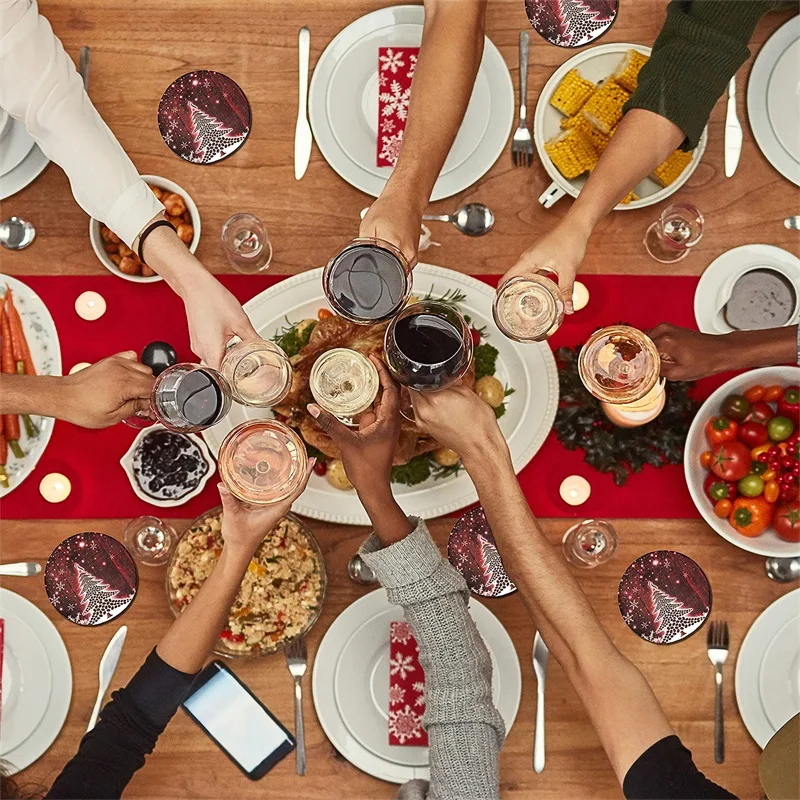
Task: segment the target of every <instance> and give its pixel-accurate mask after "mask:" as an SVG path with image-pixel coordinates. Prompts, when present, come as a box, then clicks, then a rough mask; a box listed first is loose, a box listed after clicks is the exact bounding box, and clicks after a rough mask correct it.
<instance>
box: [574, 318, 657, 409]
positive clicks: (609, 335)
mask: <svg viewBox="0 0 800 800" xmlns="http://www.w3.org/2000/svg"><path fill="white" fill-rule="evenodd" d="M660 369H661V359H660V357H659V355H658V348H657V347H656V346H655V344H654V343H653V341H652V339H650V337H649V336H646V335H645V334H644V333H642V332H641V331H639V330H637V329H636V328H631V327H630V326H628V325H611V326H610V327H608V328H601V329H600V330H599V331H595V333H593V334H592V335H591V336H590V337H589V340H588V341H587V342H586V344H585V345H583V347H582V348H581V352H580V355H579V356H578V374H579V375H580V378H581V381H583V385H584V386H585V387H586V388H587V389H588V391H589V392H590V393H591V394H592V395H593V396H594V397H596V398H597V399H598V400H602V401H604V402H606V403H612V404H615V405H621V404H626V403H635V402H636V401H638V400H641V399H642V398H643V397H644V396H645V395H646V394H647V393H648V392H650V391H651V390H652V389H653V387H654V386H655V385H656V383H657V381H658V376H659V372H660Z"/></svg>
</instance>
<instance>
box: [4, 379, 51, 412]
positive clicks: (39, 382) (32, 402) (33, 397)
mask: <svg viewBox="0 0 800 800" xmlns="http://www.w3.org/2000/svg"><path fill="white" fill-rule="evenodd" d="M66 394H67V387H66V385H65V383H64V378H61V377H57V376H55V375H0V414H36V415H38V416H42V417H62V414H60V413H59V410H61V411H63V409H64V405H65V400H66V399H67V397H66Z"/></svg>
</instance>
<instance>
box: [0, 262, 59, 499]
mask: <svg viewBox="0 0 800 800" xmlns="http://www.w3.org/2000/svg"><path fill="white" fill-rule="evenodd" d="M0 294H1V296H0V368H2V371H3V373H4V374H9V373H11V374H17V375H60V374H61V348H60V347H59V343H58V333H57V331H56V326H55V323H54V322H53V318H52V317H51V316H50V312H49V311H48V310H47V307H46V306H45V304H44V303H43V302H42V300H41V298H40V297H39V296H38V295H37V294H36V292H34V291H33V289H31V288H30V287H29V286H27V285H26V284H24V283H22V281H18V280H17V279H16V278H12V277H10V276H8V275H3V276H0ZM52 433H53V420H52V419H51V418H50V417H36V416H28V415H24V414H4V415H3V417H2V431H0V497H3V496H5V495H6V494H8V493H9V492H10V491H12V490H13V489H15V488H16V487H17V486H19V485H20V483H22V481H24V480H25V478H27V477H28V475H30V474H31V472H33V470H34V468H35V467H36V464H37V463H38V461H39V459H40V458H41V456H42V453H43V452H44V449H45V447H47V443H48V442H49V441H50V436H51V434H52Z"/></svg>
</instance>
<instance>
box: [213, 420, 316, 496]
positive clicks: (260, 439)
mask: <svg viewBox="0 0 800 800" xmlns="http://www.w3.org/2000/svg"><path fill="white" fill-rule="evenodd" d="M307 464H308V456H307V454H306V448H305V445H304V444H303V442H302V440H301V439H300V437H299V436H298V435H297V434H296V433H295V432H294V431H293V430H292V429H291V428H289V427H287V426H286V425H284V424H283V423H282V422H278V421H277V420H274V419H254V420H248V421H246V422H242V423H241V424H240V425H237V426H236V427H235V428H234V429H233V430H232V431H231V432H230V433H229V434H228V435H227V436H226V437H225V439H224V440H223V442H222V445H221V446H220V449H219V459H218V461H217V467H218V469H219V474H220V477H221V478H222V482H223V483H224V484H225V485H226V486H227V487H228V490H229V491H230V492H231V494H233V495H235V496H236V497H238V498H239V499H240V500H244V501H245V502H246V503H252V504H253V505H269V504H271V503H279V502H280V501H281V500H285V499H286V498H287V497H289V496H290V495H291V494H292V493H293V492H294V491H295V490H296V489H297V488H298V487H299V486H300V485H301V484H302V482H303V479H304V477H305V472H306V466H307Z"/></svg>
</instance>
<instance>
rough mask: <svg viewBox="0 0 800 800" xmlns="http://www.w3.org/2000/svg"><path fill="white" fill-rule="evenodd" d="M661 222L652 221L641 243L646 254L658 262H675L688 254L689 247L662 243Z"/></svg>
mask: <svg viewBox="0 0 800 800" xmlns="http://www.w3.org/2000/svg"><path fill="white" fill-rule="evenodd" d="M660 229H661V223H660V222H654V223H653V224H652V225H651V226H650V227H649V228H648V229H647V233H645V235H644V239H643V240H642V243H643V244H644V249H645V250H647V255H649V256H650V258H652V259H653V260H654V261H658V263H659V264H676V263H677V262H678V261H682V260H683V259H684V258H686V256H687V255H688V254H689V248H688V247H687V246H685V245H677V246H675V247H669V246H668V245H666V244H665V243H664V239H663V237H662V235H661V233H660Z"/></svg>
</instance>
